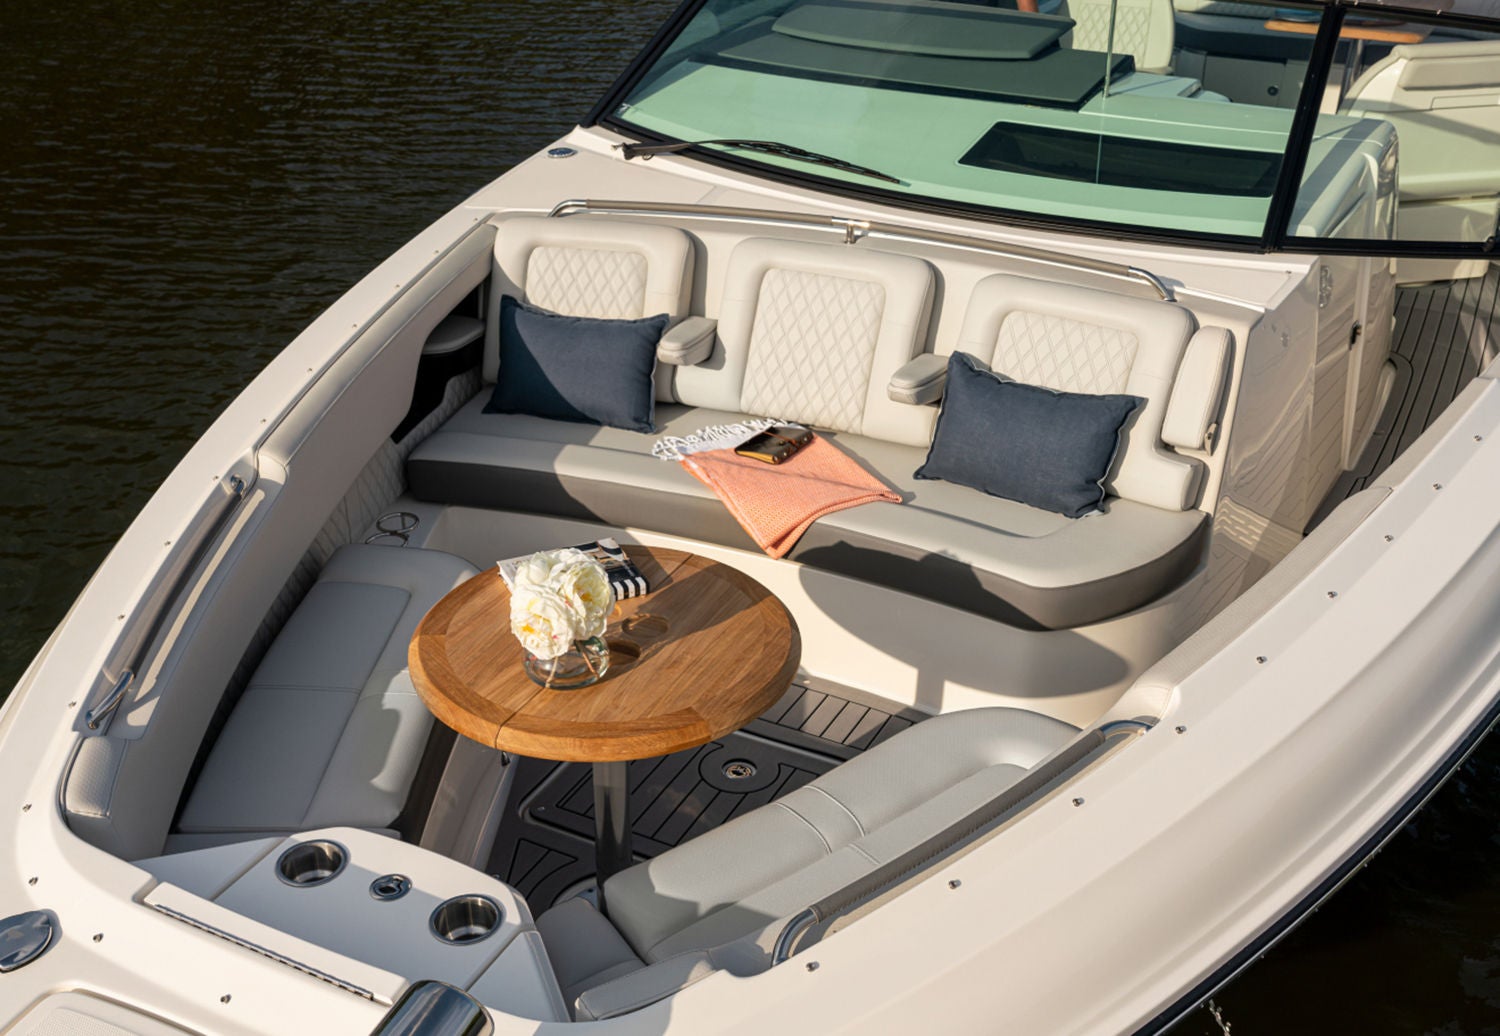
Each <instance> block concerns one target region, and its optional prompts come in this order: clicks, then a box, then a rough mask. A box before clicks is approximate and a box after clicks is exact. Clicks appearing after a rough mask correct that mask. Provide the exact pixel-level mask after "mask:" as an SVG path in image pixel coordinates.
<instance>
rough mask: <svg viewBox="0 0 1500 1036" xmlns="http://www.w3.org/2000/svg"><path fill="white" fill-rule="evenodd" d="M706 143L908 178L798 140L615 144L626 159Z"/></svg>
mask: <svg viewBox="0 0 1500 1036" xmlns="http://www.w3.org/2000/svg"><path fill="white" fill-rule="evenodd" d="M704 144H718V145H719V146H720V147H731V148H739V149H740V150H743V151H760V152H762V153H764V154H767V155H780V156H781V157H783V158H796V159H800V160H801V161H803V162H812V163H813V164H814V165H824V166H827V167H828V168H830V169H840V170H843V171H844V172H846V173H857V174H859V175H860V176H868V177H871V178H872V179H875V180H884V181H885V182H886V183H895V184H900V185H901V186H903V187H905V186H906V181H905V180H898V179H896V178H895V177H894V176H891V175H890V174H888V173H882V172H881V171H880V170H879V169H871V168H870V167H869V166H867V165H858V164H856V163H854V162H846V161H845V160H844V159H842V158H834V157H833V156H832V155H820V154H819V153H818V152H816V151H809V150H807V149H806V148H800V147H797V146H796V145H795V144H782V143H779V142H778V141H775V140H741V139H739V138H736V137H725V138H720V139H714V140H685V141H680V142H679V143H676V144H616V145H615V147H616V148H617V149H619V150H620V151H621V152H622V153H623V154H624V155H625V157H626V158H627V159H631V158H650V157H651V156H652V155H675V154H676V153H677V152H679V151H686V150H687V149H688V148H691V147H700V146H702V145H704Z"/></svg>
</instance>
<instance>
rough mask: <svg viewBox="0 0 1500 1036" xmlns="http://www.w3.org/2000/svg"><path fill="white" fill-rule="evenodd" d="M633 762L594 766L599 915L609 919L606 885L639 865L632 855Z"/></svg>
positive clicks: (595, 870)
mask: <svg viewBox="0 0 1500 1036" xmlns="http://www.w3.org/2000/svg"><path fill="white" fill-rule="evenodd" d="M629 769H630V764H629V763H595V764H594V873H595V874H596V875H597V876H598V881H599V912H600V913H602V914H605V915H606V916H608V908H607V907H606V906H605V903H604V883H605V882H606V881H608V880H609V879H610V878H611V877H612V876H613V875H615V874H618V873H619V872H620V871H622V870H624V869H625V868H626V867H629V866H630V865H631V864H632V863H633V862H635V861H634V860H633V859H632V858H631V855H630V778H629Z"/></svg>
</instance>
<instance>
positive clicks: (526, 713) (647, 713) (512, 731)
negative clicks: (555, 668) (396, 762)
mask: <svg viewBox="0 0 1500 1036" xmlns="http://www.w3.org/2000/svg"><path fill="white" fill-rule="evenodd" d="M625 550H626V553H628V554H629V555H630V559H631V560H632V561H634V562H635V564H636V565H637V567H639V568H640V570H641V572H642V574H643V575H645V577H646V580H647V582H648V583H649V584H650V585H651V587H652V589H651V592H650V593H649V594H647V595H646V596H644V597H635V598H630V599H629V600H624V601H620V602H618V603H617V604H616V605H615V610H614V614H613V615H611V617H610V624H609V629H608V630H607V631H606V633H605V640H606V641H607V642H608V643H609V645H610V667H609V671H608V672H607V673H605V675H604V679H603V680H601V681H599V682H598V683H596V684H594V685H593V686H591V687H583V688H579V689H577V690H571V691H562V690H546V689H543V688H542V687H539V686H538V685H537V684H536V683H534V682H533V681H532V680H531V678H530V677H528V676H527V675H526V673H525V671H524V670H523V669H522V668H521V659H522V650H521V645H520V643H519V642H518V641H517V640H516V638H515V637H514V636H512V635H511V632H510V590H509V589H508V588H507V587H506V585H505V580H503V579H501V578H500V574H499V572H498V571H496V570H495V569H493V568H490V569H486V570H485V571H483V572H481V573H479V574H478V575H477V576H474V577H473V578H472V579H470V580H468V581H467V582H465V583H463V584H461V585H460V586H457V587H455V588H454V589H453V590H451V591H449V593H448V595H447V596H446V597H444V598H443V599H442V600H441V601H439V602H438V603H437V604H435V605H433V608H432V610H431V611H430V612H428V613H427V615H426V616H425V617H424V618H423V619H422V621H421V622H420V623H419V624H418V625H417V630H416V633H415V635H414V636H413V637H412V642H411V649H410V652H409V654H408V657H409V660H410V664H411V677H412V682H413V683H414V684H416V688H417V693H418V694H419V695H421V697H422V700H423V701H424V702H425V703H426V704H427V707H428V708H429V709H431V710H432V713H433V715H434V716H436V717H437V718H438V719H439V720H441V721H442V722H443V723H446V724H447V725H448V726H450V727H452V728H453V729H454V730H456V731H458V732H459V733H460V734H462V735H464V736H465V737H467V738H469V739H471V740H474V741H478V742H479V743H481V744H485V745H492V746H494V747H495V748H499V749H503V750H505V751H508V752H516V753H518V754H520V755H528V756H531V757H533V758H537V759H557V760H561V761H564V762H622V761H626V760H630V759H648V758H650V757H652V756H657V755H667V754H669V753H671V752H677V751H681V750H682V749H684V748H692V747H694V746H696V745H701V744H704V743H705V742H708V741H712V740H713V739H714V738H716V737H722V736H723V735H724V734H727V733H729V732H730V731H733V730H738V729H739V728H740V727H743V726H744V725H745V724H747V723H749V722H750V721H751V720H753V719H754V718H755V717H757V716H759V715H760V714H761V713H762V712H764V711H765V710H766V709H768V708H770V707H771V706H772V705H773V704H775V703H776V700H777V699H778V698H779V697H780V696H781V695H782V693H783V692H785V691H786V688H787V685H788V684H790V683H791V681H792V677H793V676H794V675H795V674H796V670H797V665H798V663H799V662H800V661H801V655H802V641H801V637H800V635H799V633H798V631H797V623H796V621H795V620H793V618H792V616H791V614H790V613H788V612H787V610H786V607H785V606H784V605H782V603H781V602H780V601H779V600H777V598H776V596H775V595H774V594H772V593H771V592H770V591H769V590H767V589H766V588H765V587H763V586H761V585H760V584H759V583H757V582H756V581H755V580H753V579H751V578H750V577H749V576H747V575H745V574H744V573H742V572H738V571H736V570H735V569H733V568H730V567H729V566H728V565H721V564H719V563H718V562H716V561H710V560H709V559H707V558H702V557H699V556H697V555H696V554H688V553H686V552H684V551H680V550H671V549H668V548H664V547H626V548H625Z"/></svg>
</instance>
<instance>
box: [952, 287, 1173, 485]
mask: <svg viewBox="0 0 1500 1036" xmlns="http://www.w3.org/2000/svg"><path fill="white" fill-rule="evenodd" d="M1194 326H1195V324H1194V320H1193V315H1192V314H1191V313H1190V312H1188V311H1187V310H1186V309H1183V308H1182V307H1181V306H1177V305H1173V304H1172V303H1169V302H1157V301H1154V300H1151V299H1139V298H1132V297H1129V296H1126V295H1116V294H1114V293H1113V292H1107V291H1098V290H1095V289H1093V288H1082V287H1078V286H1077V285H1072V284H1058V283H1055V282H1051V281H1037V280H1032V279H1030V278H1028V277H1013V276H1010V275H1009V274H996V275H994V276H992V277H986V278H985V279H984V280H982V281H980V282H979V283H978V284H977V285H975V287H974V293H973V295H971V296H970V298H969V308H968V310H967V311H966V312H965V314H964V324H963V329H962V331H961V332H960V334H959V342H958V346H957V349H958V351H960V352H966V353H969V354H971V355H973V356H977V357H979V358H980V359H981V360H983V361H985V362H986V363H988V364H990V366H991V367H992V368H993V369H994V370H995V372H996V373H997V374H1003V375H1005V376H1006V377H1010V378H1014V379H1015V380H1017V381H1023V382H1026V383H1027V384H1030V385H1041V386H1043V387H1044V388H1050V389H1056V390H1058V391H1061V392H1086V393H1091V394H1096V395H1098V394H1107V393H1115V392H1124V393H1129V394H1130V395H1133V396H1140V397H1141V398H1143V399H1145V400H1146V402H1145V404H1144V405H1143V406H1142V407H1141V408H1140V409H1139V410H1138V411H1137V412H1136V414H1135V416H1134V417H1133V418H1132V420H1131V422H1130V424H1129V425H1128V426H1127V431H1126V436H1125V441H1124V443H1123V445H1122V449H1121V451H1120V456H1119V457H1118V458H1117V459H1116V461H1115V470H1114V474H1113V476H1112V477H1111V478H1110V479H1108V480H1107V481H1106V483H1105V488H1106V489H1108V490H1109V491H1110V493H1111V494H1113V495H1114V496H1118V497H1123V498H1124V499H1127V500H1135V501H1138V502H1140V503H1143V504H1151V505H1153V506H1155V507H1164V508H1167V509H1168V510H1173V511H1185V510H1187V509H1188V508H1190V507H1193V506H1194V505H1195V504H1196V503H1197V490H1198V477H1199V467H1198V465H1197V464H1195V463H1194V462H1192V461H1190V460H1188V459H1186V458H1184V457H1179V456H1176V455H1174V454H1171V453H1168V452H1167V451H1166V450H1165V449H1164V447H1163V445H1162V441H1161V428H1162V420H1163V418H1164V417H1165V416H1166V411H1167V400H1168V399H1169V398H1170V396H1171V394H1172V382H1173V379H1174V378H1175V377H1176V375H1177V365H1178V363H1179V362H1180V361H1181V359H1182V354H1183V350H1184V349H1186V347H1187V343H1188V339H1189V338H1191V337H1192V334H1193V330H1194Z"/></svg>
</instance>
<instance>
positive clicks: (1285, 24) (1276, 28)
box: [1265, 18, 1431, 43]
mask: <svg viewBox="0 0 1500 1036" xmlns="http://www.w3.org/2000/svg"><path fill="white" fill-rule="evenodd" d="M1265 27H1266V28H1267V29H1270V30H1272V31H1273V32H1294V33H1297V34H1299V35H1302V36H1316V35H1317V34H1318V23H1317V22H1302V21H1293V20H1292V19H1289V18H1271V19H1268V20H1267V21H1266V23H1265ZM1430 31H1431V30H1430V29H1429V28H1428V27H1427V26H1425V25H1407V24H1406V23H1404V22H1395V21H1393V22H1386V23H1373V24H1369V25H1360V24H1357V23H1354V24H1345V25H1342V26H1340V27H1339V39H1341V40H1374V41H1376V42H1379V43H1421V42H1422V41H1423V40H1424V39H1426V38H1427V34H1428V33H1429V32H1430Z"/></svg>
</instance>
